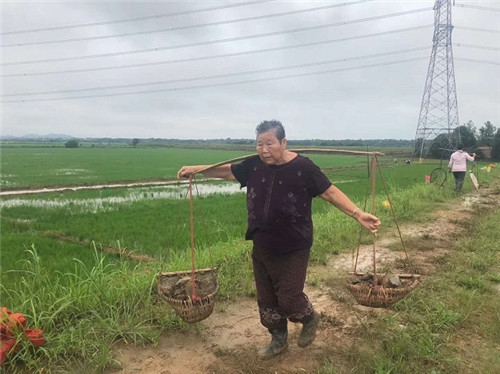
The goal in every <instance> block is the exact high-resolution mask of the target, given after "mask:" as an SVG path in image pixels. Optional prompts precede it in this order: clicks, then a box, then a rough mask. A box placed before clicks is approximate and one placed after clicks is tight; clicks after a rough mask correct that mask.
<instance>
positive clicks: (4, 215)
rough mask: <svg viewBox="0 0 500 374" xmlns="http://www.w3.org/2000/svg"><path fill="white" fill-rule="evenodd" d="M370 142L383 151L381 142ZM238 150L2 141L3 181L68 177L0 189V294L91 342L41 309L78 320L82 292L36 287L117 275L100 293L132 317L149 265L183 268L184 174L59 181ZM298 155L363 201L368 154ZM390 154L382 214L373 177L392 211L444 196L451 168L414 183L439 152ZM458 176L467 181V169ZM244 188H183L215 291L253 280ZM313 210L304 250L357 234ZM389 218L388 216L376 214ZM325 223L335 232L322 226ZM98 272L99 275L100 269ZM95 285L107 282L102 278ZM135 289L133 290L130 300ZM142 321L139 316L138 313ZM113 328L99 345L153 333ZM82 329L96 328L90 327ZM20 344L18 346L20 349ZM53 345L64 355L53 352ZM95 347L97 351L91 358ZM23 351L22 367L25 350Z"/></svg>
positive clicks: (129, 173)
mask: <svg viewBox="0 0 500 374" xmlns="http://www.w3.org/2000/svg"><path fill="white" fill-rule="evenodd" d="M378 151H381V152H384V150H383V149H378ZM249 153H251V152H248V151H243V150H241V151H238V150H202V149H178V148H140V147H138V148H132V147H129V148H125V147H121V148H78V149H67V148H55V147H54V148H50V147H49V148H41V147H37V148H30V147H10V148H2V149H1V185H0V186H1V188H2V191H4V192H5V191H9V190H18V189H34V188H40V187H49V186H64V187H68V188H67V189H65V190H64V191H62V192H53V193H41V194H32V195H16V196H2V197H0V208H1V243H0V244H1V254H0V255H1V296H2V306H4V305H5V306H9V308H11V309H13V310H18V311H22V312H24V313H26V314H27V315H28V316H30V317H32V318H34V319H35V320H36V321H37V323H38V325H39V326H42V327H43V328H44V329H45V330H46V331H47V333H48V336H49V337H50V338H51V339H52V342H53V343H52V344H55V345H56V346H57V349H59V350H61V349H63V348H62V347H63V346H64V345H65V343H64V341H58V339H76V340H77V341H78V344H83V343H82V341H81V340H78V339H86V340H88V343H85V344H89V347H88V348H89V349H90V350H92V349H94V348H95V346H94V345H96V344H97V343H96V338H95V337H94V338H92V339H90V338H89V337H88V336H87V337H82V336H79V337H75V336H73V338H71V337H70V336H67V335H64V334H63V335H64V337H61V336H62V335H61V329H65V328H63V327H62V325H64V324H65V323H68V322H67V321H65V320H63V319H60V318H59V319H58V318H54V317H52V314H54V313H56V314H57V315H59V314H60V313H61V314H65V315H67V314H68V313H69V315H71V316H72V317H71V319H73V320H75V319H78V320H79V321H80V319H81V317H82V314H86V313H90V312H89V308H91V305H94V304H93V302H92V303H90V304H85V302H87V301H85V302H84V301H83V299H82V300H80V299H78V300H80V301H81V302H82V303H83V304H81V305H80V307H79V308H80V309H79V310H77V309H75V305H76V304H78V303H77V302H75V301H74V300H73V299H67V298H68V297H69V296H68V295H67V293H68V291H67V290H64V289H61V290H60V291H57V287H55V286H54V287H52V286H51V287H47V284H53V285H60V286H61V287H62V286H63V283H70V284H71V283H72V282H73V281H74V282H76V283H78V280H80V281H81V282H82V283H85V284H86V282H88V280H89V279H91V280H92V279H93V281H96V282H97V281H102V282H112V283H113V284H115V282H118V283H116V285H118V284H120V282H121V283H123V284H124V285H127V287H128V288H127V290H124V291H123V294H119V295H118V294H113V295H109V304H110V305H114V304H116V303H120V302H123V303H124V305H125V306H123V307H124V308H125V309H126V310H127V311H126V312H123V311H121V312H120V313H125V314H127V313H130V314H127V316H128V317H127V319H128V320H129V322H130V323H133V321H135V318H139V317H138V316H136V315H135V313H138V312H137V311H135V309H141V308H143V307H140V305H143V304H144V303H148V301H147V298H146V299H145V298H144V294H146V296H147V295H148V294H149V292H150V288H151V286H152V283H153V281H154V276H152V275H154V274H155V273H156V272H157V271H159V270H161V271H175V270H186V268H190V261H191V258H190V255H189V244H190V233H189V202H188V200H187V198H186V194H187V186H186V184H185V183H181V182H175V183H174V184H170V185H165V186H152V187H134V188H111V187H112V186H110V187H103V188H100V189H97V190H78V191H72V190H71V189H70V188H69V187H70V186H82V185H93V184H106V183H113V182H118V181H151V180H162V181H163V180H164V181H173V182H174V181H176V172H177V170H178V169H179V168H180V167H181V166H183V165H196V164H212V163H217V162H220V161H223V160H226V159H231V158H234V157H239V156H242V155H246V154H249ZM307 156H308V157H309V158H311V159H312V160H313V161H314V162H316V163H317V164H318V165H319V166H320V167H321V168H322V170H323V171H324V172H325V173H326V174H327V176H328V177H329V178H330V179H331V180H332V182H334V183H335V184H336V185H337V186H338V187H339V188H340V189H341V190H343V191H344V192H345V193H346V194H347V195H348V196H349V197H350V198H351V199H352V200H353V201H355V202H356V203H357V204H358V205H360V206H363V204H364V201H365V197H366V194H367V191H368V187H369V180H368V162H367V157H365V156H348V155H317V154H311V155H307ZM394 158H395V157H394V156H382V157H380V163H381V166H382V173H383V180H382V178H381V177H380V175H379V176H378V177H377V191H378V198H377V201H378V203H377V209H379V212H377V214H379V215H380V217H381V218H382V220H384V219H386V221H388V218H389V212H387V210H385V211H384V210H383V209H382V206H381V205H380V204H381V202H382V200H384V199H386V198H387V195H386V193H385V190H384V188H383V185H384V182H385V185H386V188H387V193H388V194H389V195H390V197H391V201H392V202H393V203H394V206H395V208H396V213H397V215H398V217H399V218H400V219H401V220H403V221H404V220H406V219H413V220H418V219H419V214H421V213H422V212H425V211H426V210H429V209H431V208H432V205H433V204H435V203H436V202H437V201H443V200H444V199H447V198H450V196H451V195H452V193H451V189H452V182H451V179H452V178H451V177H449V178H448V181H447V182H446V183H445V184H444V186H443V187H441V188H438V187H436V186H434V185H429V184H426V183H425V176H426V175H429V174H430V173H431V171H432V170H433V169H434V168H436V167H439V166H440V161H439V160H429V161H425V162H424V163H421V164H419V163H412V164H410V165H407V164H405V163H404V160H403V159H400V160H398V161H397V163H395V160H394ZM481 166H482V165H479V166H478V168H477V170H478V178H479V180H480V182H482V181H487V180H489V178H491V176H490V175H489V174H487V173H486V172H485V171H483V170H481V169H480V167H481ZM444 167H446V165H444ZM464 188H465V190H471V189H472V188H473V187H472V185H471V183H470V180H469V179H467V181H466V184H465V187H464ZM244 192H245V191H244V190H241V189H240V188H239V186H238V185H237V184H236V183H230V182H222V181H204V180H199V181H198V182H197V184H196V185H195V188H194V194H195V200H194V212H195V214H194V216H195V230H196V231H195V233H196V244H197V249H196V250H197V258H196V260H197V266H198V267H200V268H201V267H205V266H210V265H212V264H214V262H215V265H216V266H218V267H219V268H220V269H221V282H222V285H221V297H223V298H224V297H226V298H227V297H229V295H230V294H231V295H233V297H234V295H237V294H242V293H243V294H251V293H252V292H253V291H252V277H251V275H249V274H251V269H250V266H249V262H248V250H249V244H248V243H246V242H245V241H244V240H243V239H242V237H243V235H244V232H245V228H246V205H245V194H244ZM313 210H314V219H315V222H316V226H315V228H316V238H315V244H314V248H313V259H312V260H313V261H317V262H321V261H324V259H325V256H327V255H328V254H330V253H335V252H338V251H341V250H343V249H345V248H346V247H349V246H353V245H354V243H355V241H356V235H353V232H356V226H355V223H354V222H353V221H352V220H350V219H349V218H348V217H345V216H343V215H341V214H339V213H338V212H335V213H332V211H333V210H332V208H331V207H330V206H328V205H327V203H325V202H323V201H321V200H320V199H315V202H314V206H313ZM390 226H391V224H390V223H388V224H387V225H386V227H390ZM332 230H334V232H335V233H336V235H332ZM332 237H335V239H334V240H333V239H332ZM332 240H333V241H332ZM105 249H108V251H106V250H105ZM141 256H142V257H141ZM146 260H147V261H146ZM116 272H118V273H119V275H118V276H116V277H114V276H111V278H108V276H109V274H115V273H116ZM94 273H95V274H100V275H99V276H97V275H96V276H97V277H98V278H99V277H100V278H99V279H97V278H95V277H94V276H90V275H89V276H88V277H87V278H85V274H87V275H88V274H94ZM104 273H107V275H106V276H104V275H103V274H104ZM115 275H116V274H115ZM122 276H127V277H128V278H132V279H133V280H134V281H135V282H136V283H134V284H133V285H130V284H129V283H128V282H129V281H130V279H128V280H126V281H125V280H123V279H122V278H121V277H122ZM33 279H35V281H33ZM82 279H85V281H83V280H82ZM120 279H122V280H120ZM93 281H92V282H93ZM44 282H45V285H44ZM58 287H59V286H58ZM82 287H83V286H78V287H77V289H78V290H80V291H81V292H83V291H82V289H83V288H82ZM85 287H87V286H85ZM96 287H97V288H96V290H97V291H95V292H103V289H102V288H99V287H98V286H97V285H96ZM102 287H107V286H104V283H103V285H102ZM118 288H119V287H117V290H118ZM134 290H135V293H134ZM58 292H61V294H58ZM116 292H118V291H116ZM136 294H141V295H143V296H141V297H140V298H139V299H138V300H136ZM81 297H82V298H85V297H83V296H81ZM69 300H73V301H69ZM125 300H126V301H125ZM80 301H79V302H80ZM129 301H130V302H132V301H133V302H134V303H135V304H134V306H133V307H132V306H130V305H128V304H127V302H129ZM47 303H48V304H47ZM71 305H73V306H71ZM127 305H128V306H127ZM94 307H95V305H94V306H92V308H94ZM66 309H67V310H66ZM132 310H133V311H132ZM96 313H97V312H96ZM103 313H104V312H103ZM106 313H107V312H106ZM106 313H104V314H106ZM148 313H149V314H148V316H147V318H146V319H147V320H148V321H149V322H148V323H151V321H153V320H155V321H156V322H155V326H158V325H161V326H162V329H163V330H162V329H160V330H159V331H160V332H161V331H164V330H165V329H167V330H168V329H172V328H179V321H178V319H176V317H175V316H173V315H168V316H165V315H163V314H161V316H160V314H159V313H160V312H158V311H156V310H155V309H154V307H152V309H151V310H149V309H148ZM49 315H50V316H49ZM132 315H133V316H132ZM89 318H90V315H89ZM110 318H111V317H110ZM117 318H118V319H121V318H122V317H117ZM141 318H144V316H142V317H141ZM114 322H116V320H114ZM129 322H127V323H129ZM79 323H80V322H79ZM82 323H83V322H82ZM85 323H86V324H89V325H85V326H86V327H85V326H83V325H79V326H80V327H79V328H80V329H83V328H87V327H89V326H90V327H92V329H94V328H96V324H97V325H99V326H100V327H99V329H103V331H104V330H106V329H108V328H110V323H109V321H107V322H106V321H105V320H102V321H100V322H96V321H95V320H93V319H92V318H90V319H89V321H87V322H85ZM100 323H102V324H103V325H106V327H103V326H101V325H100ZM138 323H139V322H138ZM142 324H145V322H144V321H142V322H140V325H141V326H142ZM117 329H118V330H119V332H117V330H113V332H110V333H109V336H108V335H107V333H104V332H103V333H102V334H103V336H104V337H103V339H107V341H109V342H110V346H111V345H112V342H113V341H115V340H116V339H125V340H127V339H128V340H132V341H136V340H137V341H141V339H143V340H146V341H151V339H153V340H154V338H152V336H153V335H155V334H156V333H155V334H153V333H151V331H149V330H147V329H146V330H143V328H142V327H140V328H139V327H138V326H135V327H133V326H128V325H127V327H125V326H123V325H120V327H119V328H118V327H117ZM93 331H94V333H95V334H97V335H96V336H99V333H98V332H97V331H98V330H93ZM99 331H100V330H99ZM106 331H107V330H106ZM73 334H75V333H74V332H73ZM84 335H85V334H84ZM92 342H94V343H92ZM92 344H94V345H92ZM23 352H24V351H23ZM56 353H57V352H56ZM25 354H26V357H28V351H26V352H25ZM100 354H102V355H104V353H103V352H100V353H99V354H94V355H91V356H92V357H93V358H92V360H94V361H92V360H91V361H92V362H93V364H95V365H97V367H104V366H106V362H107V361H106V360H108V359H109V358H107V356H106V357H104V356H102V357H101V356H100ZM47 357H48V358H47V360H49V361H50V360H53V362H52V365H63V366H66V365H73V364H74V363H75V362H81V361H82V360H88V357H89V356H85V355H84V356H82V354H81V353H78V352H77V351H76V350H75V351H73V350H71V349H69V351H65V353H64V354H54V352H52V353H51V354H50V355H49V354H47ZM56 357H57V358H56ZM61 357H65V359H67V360H68V361H67V362H64V363H61V361H60V360H61ZM38 359H40V358H38ZM101 359H102V362H100V363H98V362H97V361H99V360H101ZM26 360H28V359H26ZM35 361H36V359H35ZM27 362H28V367H29V360H28V361H27ZM99 365H101V366H99Z"/></svg>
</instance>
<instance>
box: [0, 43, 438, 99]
mask: <svg viewBox="0 0 500 374" xmlns="http://www.w3.org/2000/svg"><path fill="white" fill-rule="evenodd" d="M430 48H431V47H430V46H424V47H414V48H409V49H403V50H398V51H390V52H382V53H374V54H370V55H362V56H354V57H344V58H338V59H330V60H324V61H317V62H311V63H303V64H295V65H289V66H282V67H275V68H267V69H256V70H250V71H243V72H237V73H227V74H217V75H211V76H203V77H191V78H181V79H170V80H165V81H155V82H146V83H135V84H122V85H114V86H100V87H88V88H77V89H68V90H55V91H38V92H22V93H16V94H7V95H2V96H3V97H12V96H34V95H52V94H59V93H70V92H86V91H97V90H108V89H121V88H131V87H141V86H152V85H162V84H168V83H181V82H192V81H196V80H206V79H217V78H228V77H234V76H239V75H247V74H257V73H269V72H274V71H281V70H289V69H298V68H304V67H311V66H319V65H325V64H332V63H340V62H349V61H356V60H364V59H367V58H374V57H382V56H389V55H394V54H401V53H409V52H415V51H421V50H426V49H427V50H429V49H430Z"/></svg>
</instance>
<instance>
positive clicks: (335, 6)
mask: <svg viewBox="0 0 500 374" xmlns="http://www.w3.org/2000/svg"><path fill="white" fill-rule="evenodd" d="M370 1H374V0H359V1H354V2H350V3H336V4H330V5H324V6H320V7H316V8H308V9H298V10H292V11H288V12H282V13H274V14H264V15H261V16H253V17H245V18H238V19H233V20H225V21H216V22H208V23H201V24H196V25H187V26H176V27H171V28H163V29H156V30H147V31H135V32H129V33H123V34H114V35H101V36H89V37H82V38H73V39H59V40H44V41H37V42H25V43H14V44H4V45H0V47H3V48H6V47H23V46H32V45H41V44H57V43H69V42H82V41H89V40H102V39H111V38H119V37H129V36H137V35H146V34H154V33H161V32H170V31H179V30H187V29H194V28H199V27H208V26H220V25H227V24H231V23H239V22H247V21H257V20H261V19H267V18H274V17H283V16H289V15H292V14H301V13H308V12H314V11H321V10H326V9H332V8H338V7H342V6H349V5H357V4H361V3H366V2H370Z"/></svg>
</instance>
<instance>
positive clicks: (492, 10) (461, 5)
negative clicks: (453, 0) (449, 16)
mask: <svg viewBox="0 0 500 374" xmlns="http://www.w3.org/2000/svg"><path fill="white" fill-rule="evenodd" d="M455 6H458V7H461V8H470V9H478V10H487V11H490V12H500V8H491V7H486V6H479V5H468V4H455Z"/></svg>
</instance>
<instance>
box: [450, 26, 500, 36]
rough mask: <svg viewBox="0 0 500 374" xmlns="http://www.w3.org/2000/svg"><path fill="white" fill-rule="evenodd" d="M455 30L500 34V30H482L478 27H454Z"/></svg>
mask: <svg viewBox="0 0 500 374" xmlns="http://www.w3.org/2000/svg"><path fill="white" fill-rule="evenodd" d="M453 28H454V29H455V30H456V29H458V30H469V31H480V32H489V33H492V34H500V30H491V29H480V28H477V27H465V26H453Z"/></svg>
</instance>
